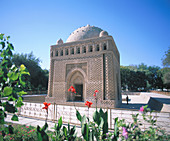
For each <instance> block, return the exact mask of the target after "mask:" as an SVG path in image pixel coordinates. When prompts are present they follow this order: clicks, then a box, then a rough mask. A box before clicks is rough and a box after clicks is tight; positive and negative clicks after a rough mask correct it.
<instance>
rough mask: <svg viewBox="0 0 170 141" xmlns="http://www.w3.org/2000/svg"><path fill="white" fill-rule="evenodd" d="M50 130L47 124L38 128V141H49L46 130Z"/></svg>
mask: <svg viewBox="0 0 170 141" xmlns="http://www.w3.org/2000/svg"><path fill="white" fill-rule="evenodd" d="M47 128H48V124H47V123H45V125H44V126H43V127H42V128H40V126H39V125H38V126H37V138H38V141H49V137H48V135H47V133H46V130H47Z"/></svg>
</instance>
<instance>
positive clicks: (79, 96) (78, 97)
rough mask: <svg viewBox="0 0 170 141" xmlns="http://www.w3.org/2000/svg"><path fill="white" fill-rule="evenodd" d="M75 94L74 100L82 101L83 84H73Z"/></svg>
mask: <svg viewBox="0 0 170 141" xmlns="http://www.w3.org/2000/svg"><path fill="white" fill-rule="evenodd" d="M75 89H76V95H75V101H82V100H83V84H75Z"/></svg>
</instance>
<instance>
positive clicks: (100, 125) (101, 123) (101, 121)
mask: <svg viewBox="0 0 170 141" xmlns="http://www.w3.org/2000/svg"><path fill="white" fill-rule="evenodd" d="M103 125H104V120H103V118H102V117H100V124H99V128H103Z"/></svg>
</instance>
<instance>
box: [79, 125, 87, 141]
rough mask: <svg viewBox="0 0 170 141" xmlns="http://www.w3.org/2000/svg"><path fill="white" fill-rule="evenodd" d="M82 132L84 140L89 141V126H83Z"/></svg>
mask: <svg viewBox="0 0 170 141" xmlns="http://www.w3.org/2000/svg"><path fill="white" fill-rule="evenodd" d="M81 131H82V135H83V137H84V139H85V140H86V141H88V140H89V126H88V124H87V123H86V124H83V126H82V130H81Z"/></svg>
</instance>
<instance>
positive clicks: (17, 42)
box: [0, 0, 170, 69]
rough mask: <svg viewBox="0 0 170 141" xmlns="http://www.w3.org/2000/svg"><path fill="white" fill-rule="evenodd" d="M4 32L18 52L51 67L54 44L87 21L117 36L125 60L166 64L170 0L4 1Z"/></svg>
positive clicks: (0, 28)
mask: <svg viewBox="0 0 170 141" xmlns="http://www.w3.org/2000/svg"><path fill="white" fill-rule="evenodd" d="M0 5H1V10H0V33H5V34H6V35H10V36H11V39H10V41H11V42H12V43H13V44H14V46H15V52H17V53H30V52H31V51H33V54H34V55H35V56H36V57H38V58H40V60H41V61H42V63H41V64H40V65H41V66H42V68H46V69H49V67H50V45H53V44H55V43H56V41H57V40H58V39H59V38H62V39H63V41H64V42H65V41H66V40H67V38H68V37H69V35H70V33H72V32H73V31H74V30H76V29H77V28H79V27H81V26H85V25H87V24H90V25H94V26H97V27H100V28H102V29H103V30H106V31H107V32H108V33H109V35H112V36H113V38H114V40H115V42H116V45H117V48H118V50H119V52H120V60H121V62H120V64H121V65H124V66H126V65H131V64H133V65H138V64H141V63H144V64H146V65H149V66H153V65H155V66H160V67H162V61H161V58H162V57H163V55H164V54H165V51H167V50H168V47H169V46H170V0H0Z"/></svg>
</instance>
